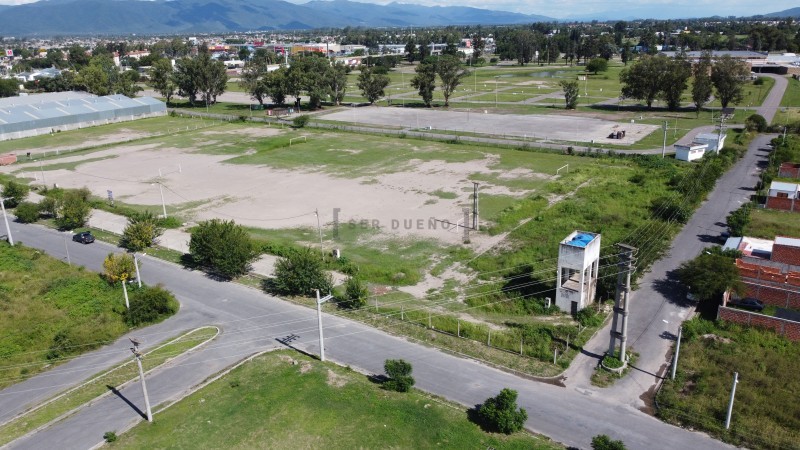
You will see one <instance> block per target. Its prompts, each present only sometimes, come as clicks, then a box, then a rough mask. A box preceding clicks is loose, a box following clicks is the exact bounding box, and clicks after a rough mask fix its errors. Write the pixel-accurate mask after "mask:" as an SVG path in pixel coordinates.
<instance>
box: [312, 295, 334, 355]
mask: <svg viewBox="0 0 800 450" xmlns="http://www.w3.org/2000/svg"><path fill="white" fill-rule="evenodd" d="M315 290H316V291H317V324H318V325H319V360H320V361H325V339H324V338H323V336H322V304H323V303H325V302H327V301H328V300H330V299H332V298H333V296H332V295H330V294H328V295H326V296H325V297H322V298H319V289H315Z"/></svg>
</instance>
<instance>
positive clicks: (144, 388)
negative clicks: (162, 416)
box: [128, 338, 153, 423]
mask: <svg viewBox="0 0 800 450" xmlns="http://www.w3.org/2000/svg"><path fill="white" fill-rule="evenodd" d="M128 339H130V340H131V342H132V343H133V348H132V349H131V351H132V352H133V359H135V360H136V365H137V366H139V379H140V380H142V394H144V406H145V409H146V411H147V421H148V422H150V423H152V422H153V412H152V411H151V410H150V397H148V396H147V384H146V383H145V381H144V370H142V353H141V352H139V341H138V340H136V339H131V338H128Z"/></svg>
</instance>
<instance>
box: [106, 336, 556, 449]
mask: <svg viewBox="0 0 800 450" xmlns="http://www.w3.org/2000/svg"><path fill="white" fill-rule="evenodd" d="M293 361H297V362H299V363H298V364H293V363H292V362H293ZM232 429H236V430H237V432H236V433H231V432H230V430H232ZM197 442H202V443H203V445H204V446H207V447H209V448H223V447H236V448H255V447H262V448H263V447H266V448H304V447H308V448H311V447H313V448H331V449H351V448H388V447H391V448H434V447H444V448H476V447H478V448H496V449H501V448H502V449H523V448H524V449H556V448H562V447H561V446H559V445H556V444H554V443H551V442H549V441H546V440H544V439H542V438H538V437H534V436H531V435H529V434H527V433H524V432H523V433H515V434H512V435H510V436H505V435H501V434H492V433H486V432H484V431H482V430H481V429H480V427H478V426H477V425H475V424H473V423H471V422H469V421H468V420H467V413H466V411H465V410H464V409H463V407H460V406H455V405H451V404H448V403H445V402H443V401H441V400H438V399H435V398H431V397H430V396H427V395H424V394H422V393H420V392H418V391H412V392H410V393H406V394H402V393H397V392H390V391H386V390H383V389H380V387H379V386H378V385H376V384H375V383H372V382H370V381H369V380H368V379H367V378H366V377H365V376H364V375H361V374H358V373H355V372H353V371H352V370H349V369H347V368H342V367H339V366H336V365H333V364H330V363H322V362H319V361H316V360H313V359H311V358H308V357H306V356H304V355H300V354H297V353H293V352H288V351H281V352H273V353H269V354H266V355H264V356H261V357H258V358H256V359H254V360H253V361H250V362H247V363H246V364H243V365H242V366H240V367H238V368H236V369H234V370H233V371H232V372H231V373H230V374H228V375H226V376H225V377H224V378H222V379H220V380H218V381H215V382H214V383H212V384H210V385H208V386H206V387H205V388H203V389H201V390H200V391H198V392H196V393H194V394H192V395H190V396H189V397H187V398H186V399H184V400H182V401H181V402H179V403H177V404H176V405H174V406H172V407H171V408H169V409H167V410H166V411H164V412H162V413H160V414H159V415H158V420H156V421H155V422H154V423H153V424H141V425H139V426H137V427H135V428H133V429H132V430H131V431H129V432H127V433H126V434H124V435H122V436H120V438H119V439H118V440H117V442H115V443H114V444H113V445H112V447H115V448H187V449H188V448H195V447H196V445H197Z"/></svg>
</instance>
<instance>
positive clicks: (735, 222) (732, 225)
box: [725, 203, 753, 236]
mask: <svg viewBox="0 0 800 450" xmlns="http://www.w3.org/2000/svg"><path fill="white" fill-rule="evenodd" d="M752 209H753V205H752V204H750V203H745V204H744V205H742V206H741V207H740V208H739V209H737V210H736V211H733V212H732V213H730V214H729V215H728V217H727V219H725V220H726V222H727V224H728V231H729V232H730V234H731V236H744V233H745V230H746V229H747V226H748V225H749V224H750V210H752Z"/></svg>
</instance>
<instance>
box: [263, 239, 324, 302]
mask: <svg viewBox="0 0 800 450" xmlns="http://www.w3.org/2000/svg"><path fill="white" fill-rule="evenodd" d="M273 288H274V289H275V291H276V292H277V293H279V294H283V295H306V296H308V295H311V293H312V292H314V290H315V289H319V290H320V292H330V291H331V290H333V279H332V278H331V276H330V274H327V273H325V270H324V269H323V265H322V259H321V258H320V256H319V253H317V252H316V251H313V250H311V249H310V248H304V249H302V250H294V251H290V252H289V254H288V255H287V256H286V257H285V258H281V259H279V260H278V262H277V264H275V279H274V280H273Z"/></svg>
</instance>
